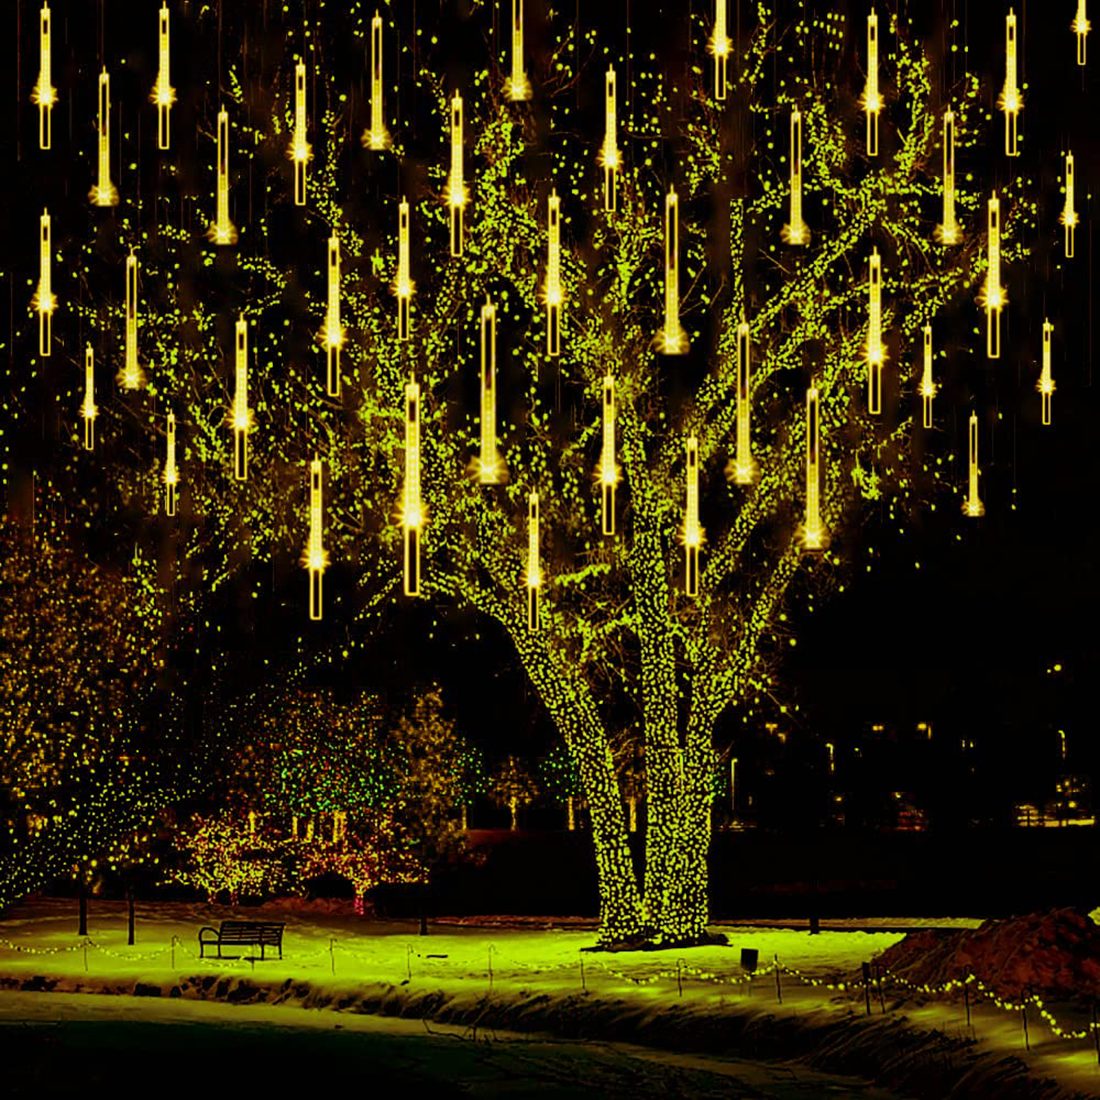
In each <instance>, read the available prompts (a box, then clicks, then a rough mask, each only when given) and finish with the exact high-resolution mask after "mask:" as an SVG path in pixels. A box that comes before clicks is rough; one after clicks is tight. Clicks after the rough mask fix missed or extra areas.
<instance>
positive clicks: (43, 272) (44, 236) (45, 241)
mask: <svg viewBox="0 0 1100 1100" xmlns="http://www.w3.org/2000/svg"><path fill="white" fill-rule="evenodd" d="M51 239H52V238H51V228H50V215H49V211H47V210H43V211H42V217H41V218H40V219H39V223H38V287H37V289H36V290H35V292H34V297H33V298H32V299H31V309H34V310H36V311H37V312H38V354H39V355H41V356H43V357H45V356H48V355H49V354H50V348H51V346H52V344H53V314H54V310H55V309H57V298H56V296H55V295H54V293H53V278H52V264H53V257H52V255H51V249H52V244H51Z"/></svg>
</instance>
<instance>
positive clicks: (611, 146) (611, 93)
mask: <svg viewBox="0 0 1100 1100" xmlns="http://www.w3.org/2000/svg"><path fill="white" fill-rule="evenodd" d="M615 95H616V90H615V69H614V68H613V67H612V66H610V65H609V66H608V67H607V83H606V86H605V94H604V132H603V145H602V146H601V147H600V163H601V164H602V165H603V208H604V210H606V211H607V212H608V213H613V212H614V210H615V207H616V205H617V204H618V192H619V179H618V173H619V165H620V163H621V160H620V157H619V136H618V116H617V109H616V104H615Z"/></svg>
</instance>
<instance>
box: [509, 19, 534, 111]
mask: <svg viewBox="0 0 1100 1100" xmlns="http://www.w3.org/2000/svg"><path fill="white" fill-rule="evenodd" d="M504 93H505V95H507V96H508V98H509V99H510V100H512V101H513V102H514V103H518V102H519V101H521V100H524V99H530V98H531V81H529V80H528V79H527V73H526V72H525V71H524V66H523V0H512V75H511V76H510V77H509V78H508V80H507V81H506V82H505V86H504Z"/></svg>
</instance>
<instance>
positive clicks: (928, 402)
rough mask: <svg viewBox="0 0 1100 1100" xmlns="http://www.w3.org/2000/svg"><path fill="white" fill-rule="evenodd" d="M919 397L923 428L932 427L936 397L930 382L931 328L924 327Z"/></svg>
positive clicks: (933, 386) (933, 384) (929, 326)
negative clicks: (921, 406) (933, 403)
mask: <svg viewBox="0 0 1100 1100" xmlns="http://www.w3.org/2000/svg"><path fill="white" fill-rule="evenodd" d="M920 395H921V400H922V402H923V404H924V426H925V427H926V428H931V427H932V399H933V398H934V397H935V396H936V384H935V382H933V381H932V326H931V325H925V326H924V371H923V373H922V374H921V380H920Z"/></svg>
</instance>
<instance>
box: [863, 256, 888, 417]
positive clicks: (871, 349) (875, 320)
mask: <svg viewBox="0 0 1100 1100" xmlns="http://www.w3.org/2000/svg"><path fill="white" fill-rule="evenodd" d="M868 296H869V299H870V300H869V310H868V324H867V411H868V412H870V413H871V414H872V415H874V416H878V415H879V413H881V412H882V364H883V360H884V359H885V358H886V349H885V348H884V347H883V343H882V257H881V256H879V254H878V249H877V248H875V249H874V250H873V251H872V252H871V266H870V281H869V283H868Z"/></svg>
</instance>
